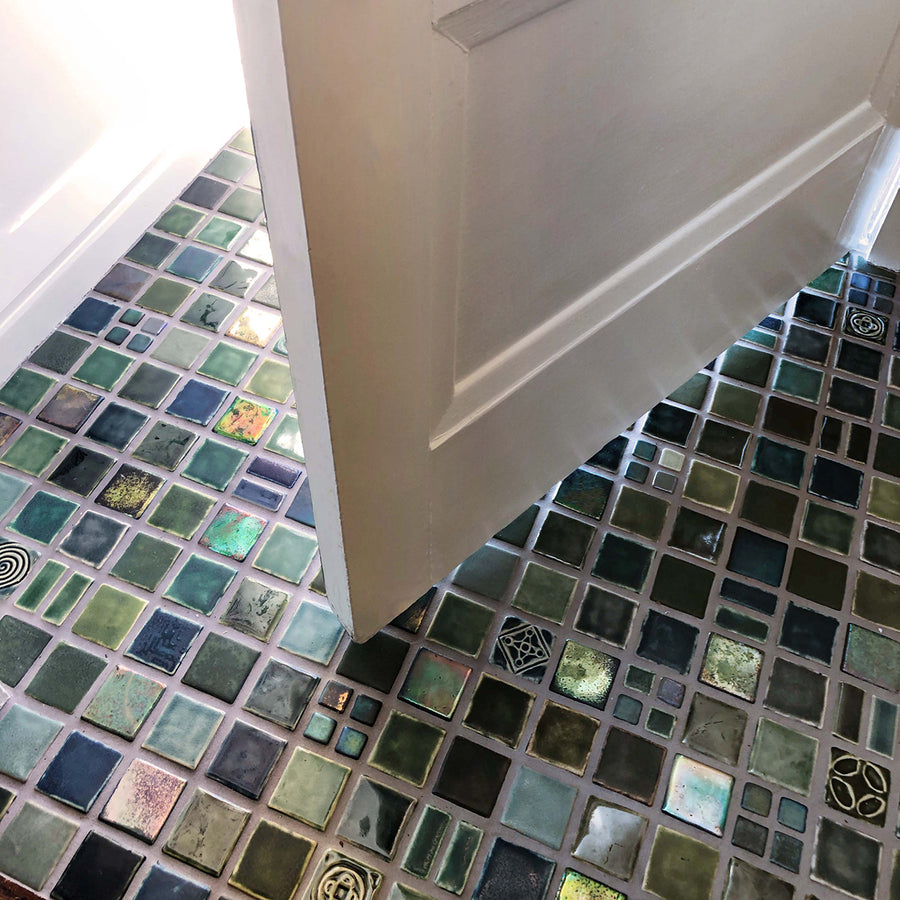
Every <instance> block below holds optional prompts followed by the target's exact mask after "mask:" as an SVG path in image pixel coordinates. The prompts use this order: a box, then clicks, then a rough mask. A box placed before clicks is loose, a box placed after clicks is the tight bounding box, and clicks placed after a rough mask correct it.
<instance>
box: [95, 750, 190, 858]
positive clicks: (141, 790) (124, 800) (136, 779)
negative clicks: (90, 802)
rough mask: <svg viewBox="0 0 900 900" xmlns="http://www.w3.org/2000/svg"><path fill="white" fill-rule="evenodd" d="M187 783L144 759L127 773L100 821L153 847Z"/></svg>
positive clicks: (136, 761) (133, 765)
mask: <svg viewBox="0 0 900 900" xmlns="http://www.w3.org/2000/svg"><path fill="white" fill-rule="evenodd" d="M185 783H186V782H185V781H184V779H183V778H179V777H178V776H177V775H172V774H170V773H169V772H166V771H164V770H163V769H160V768H158V767H157V766H154V765H151V764H150V763H148V762H145V761H144V760H141V759H136V760H134V761H133V762H132V763H131V765H130V766H129V767H128V768H127V769H126V771H125V774H124V775H123V776H122V778H121V780H120V781H119V783H118V784H117V785H116V789H115V790H114V791H113V792H112V794H111V795H110V797H109V799H108V800H107V801H106V806H105V807H104V808H103V812H102V813H101V814H100V819H101V821H103V822H106V823H108V824H109V825H112V826H114V827H115V828H120V829H121V830H122V831H125V832H127V833H128V834H133V835H134V836H135V837H137V838H140V840H142V841H146V843H148V844H152V843H153V842H154V841H155V840H156V838H157V837H158V836H159V833H160V831H161V830H162V827H163V825H164V824H165V822H166V820H167V819H168V818H169V815H170V814H171V812H172V810H173V809H174V807H175V804H176V802H177V801H178V798H179V797H180V796H181V792H182V791H183V790H184V786H185Z"/></svg>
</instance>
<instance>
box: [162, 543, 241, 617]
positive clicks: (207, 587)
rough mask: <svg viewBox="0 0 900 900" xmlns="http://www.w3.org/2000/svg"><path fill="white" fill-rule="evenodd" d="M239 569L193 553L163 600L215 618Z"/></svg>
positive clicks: (165, 593)
mask: <svg viewBox="0 0 900 900" xmlns="http://www.w3.org/2000/svg"><path fill="white" fill-rule="evenodd" d="M235 575H237V570H236V569H234V568H232V567H231V566H226V565H224V564H223V563H219V562H213V560H211V559H207V558H206V557H205V556H200V555H199V554H196V553H192V554H191V555H190V556H189V557H188V559H187V560H186V561H185V563H184V564H183V565H182V567H181V568H180V569H179V570H178V574H177V575H176V576H175V578H174V579H173V580H172V582H171V583H170V584H169V586H168V587H167V588H166V589H165V592H164V593H163V597H165V598H166V599H167V600H172V601H174V602H175V603H178V604H180V605H181V606H184V607H187V608H188V609H193V610H196V611H197V612H201V613H203V614H204V615H207V616H208V615H211V614H212V611H213V610H214V609H215V607H216V604H217V603H218V602H219V600H221V599H222V597H223V596H224V595H225V592H226V591H227V590H228V586H229V585H230V584H231V582H232V581H233V580H234V577H235Z"/></svg>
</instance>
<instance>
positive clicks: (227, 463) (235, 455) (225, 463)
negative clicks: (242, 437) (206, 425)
mask: <svg viewBox="0 0 900 900" xmlns="http://www.w3.org/2000/svg"><path fill="white" fill-rule="evenodd" d="M246 459H247V453H246V452H245V451H244V450H240V449H239V448H237V447H232V446H229V445H227V444H223V443H222V442H221V441H215V440H212V439H210V438H207V439H206V440H204V442H203V443H202V444H201V445H200V447H199V448H198V449H197V450H195V451H194V453H193V455H192V456H191V459H190V461H189V462H188V464H187V466H186V467H185V468H184V470H183V472H182V474H183V476H184V477H185V478H189V479H190V480H191V481H196V482H197V483H198V484H202V485H204V486H206V487H210V488H213V489H214V490H217V491H224V490H225V488H226V487H228V484H229V483H230V482H231V479H232V478H234V476H235V475H236V474H237V471H238V469H239V468H240V467H241V466H242V465H243V464H244V461H245V460H246Z"/></svg>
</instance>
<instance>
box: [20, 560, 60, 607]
mask: <svg viewBox="0 0 900 900" xmlns="http://www.w3.org/2000/svg"><path fill="white" fill-rule="evenodd" d="M66 569H68V566H64V565H63V564H62V563H60V562H57V561H56V560H54V559H51V560H48V561H47V562H46V563H45V564H44V567H43V568H42V569H41V571H40V572H38V573H37V575H35V577H34V578H33V579H32V581H31V584H29V585H28V587H27V588H25V590H24V591H22V593H21V594H19V599H18V600H16V606H17V607H18V608H19V609H24V610H27V611H28V612H34V611H35V610H36V609H37V608H38V607H39V606H40V605H41V603H43V602H44V600H45V599H46V597H47V595H48V594H49V593H50V591H52V590H53V587H54V585H55V584H56V582H57V581H59V579H60V578H61V577H62V574H63V572H65V571H66Z"/></svg>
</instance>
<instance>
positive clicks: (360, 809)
mask: <svg viewBox="0 0 900 900" xmlns="http://www.w3.org/2000/svg"><path fill="white" fill-rule="evenodd" d="M415 804H416V801H415V800H414V799H413V798H412V797H408V796H406V794H403V793H401V792H400V791H396V790H394V789H393V788H390V787H388V786H387V785H384V784H381V782H378V781H375V780H374V779H371V778H368V777H366V776H363V777H362V778H360V780H359V781H358V782H357V785H356V789H355V791H354V792H353V795H352V796H351V797H350V801H349V803H348V804H347V808H346V809H345V811H344V815H343V818H342V819H341V822H340V825H339V826H338V829H337V834H338V835H340V836H341V837H343V838H345V839H346V840H348V841H349V842H350V843H351V844H355V845H356V846H358V847H362V848H363V849H366V850H369V851H371V852H372V853H375V854H376V855H378V856H382V857H384V858H385V859H388V860H390V859H393V858H394V854H395V853H396V851H397V846H398V844H399V841H400V837H401V835H402V834H403V830H404V828H405V827H406V822H407V820H408V818H409V816H410V815H411V813H412V810H413V808H414V807H415Z"/></svg>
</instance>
